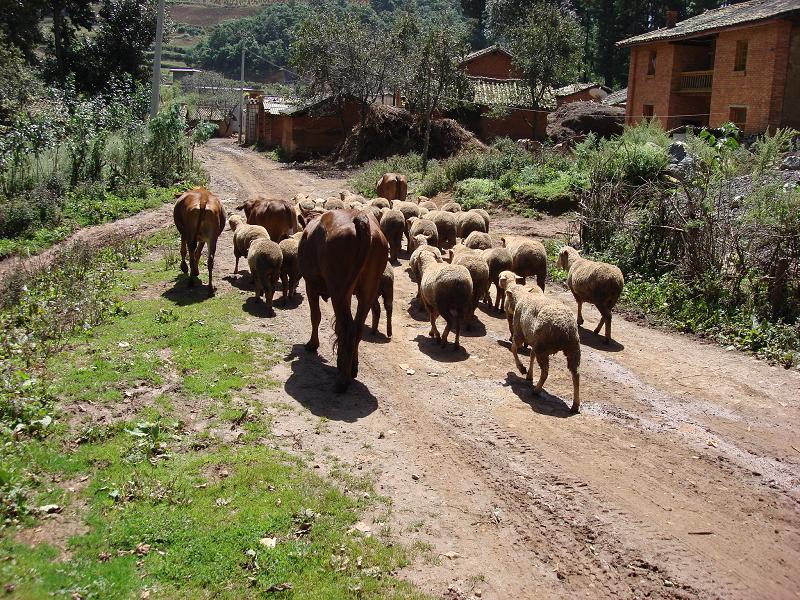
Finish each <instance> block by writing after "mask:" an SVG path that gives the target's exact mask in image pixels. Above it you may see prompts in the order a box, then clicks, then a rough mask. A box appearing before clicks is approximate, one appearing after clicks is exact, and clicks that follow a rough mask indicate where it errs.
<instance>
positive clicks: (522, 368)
mask: <svg viewBox="0 0 800 600" xmlns="http://www.w3.org/2000/svg"><path fill="white" fill-rule="evenodd" d="M519 341H520V340H519V339H517V338H513V341H512V342H511V354H513V355H514V362H515V363H516V364H517V369H519V372H520V373H522V374H523V375H524V374H525V373H526V372H527V371H526V370H525V365H523V364H522V361H521V360H520V359H519Z"/></svg>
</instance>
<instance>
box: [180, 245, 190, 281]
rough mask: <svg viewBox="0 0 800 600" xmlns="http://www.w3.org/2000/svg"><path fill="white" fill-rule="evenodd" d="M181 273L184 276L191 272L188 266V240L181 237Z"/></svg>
mask: <svg viewBox="0 0 800 600" xmlns="http://www.w3.org/2000/svg"><path fill="white" fill-rule="evenodd" d="M181 271H183V274H184V275H186V273H188V272H189V266H188V265H187V264H186V238H184V237H181Z"/></svg>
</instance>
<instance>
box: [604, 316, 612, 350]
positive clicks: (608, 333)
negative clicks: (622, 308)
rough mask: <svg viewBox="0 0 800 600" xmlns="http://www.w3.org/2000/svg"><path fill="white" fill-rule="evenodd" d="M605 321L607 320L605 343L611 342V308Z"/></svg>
mask: <svg viewBox="0 0 800 600" xmlns="http://www.w3.org/2000/svg"><path fill="white" fill-rule="evenodd" d="M605 321H606V339H605V343H606V344H610V343H611V310H609V311H608V313H607V314H606V316H605Z"/></svg>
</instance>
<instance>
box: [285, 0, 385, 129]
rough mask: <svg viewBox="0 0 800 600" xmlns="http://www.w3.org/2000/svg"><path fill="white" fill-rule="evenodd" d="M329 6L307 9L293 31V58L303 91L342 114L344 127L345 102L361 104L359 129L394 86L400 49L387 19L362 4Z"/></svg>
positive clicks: (340, 115)
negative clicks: (373, 106)
mask: <svg viewBox="0 0 800 600" xmlns="http://www.w3.org/2000/svg"><path fill="white" fill-rule="evenodd" d="M337 8H338V7H335V6H333V7H326V8H325V9H321V10H319V11H317V12H316V13H313V14H309V15H308V16H307V17H306V18H305V19H303V20H302V21H301V22H300V24H299V25H298V26H297V28H296V29H295V30H294V34H293V40H292V43H291V47H290V52H291V63H292V65H293V66H294V68H295V69H297V71H298V72H299V73H300V75H302V77H303V78H304V81H303V82H302V84H301V85H300V87H299V91H300V95H301V97H302V98H303V99H305V100H306V101H308V102H320V101H324V102H325V103H326V104H328V105H329V106H332V107H333V108H334V109H335V110H336V111H337V113H338V114H339V118H340V121H341V123H342V132H343V134H344V135H345V136H346V131H345V127H344V116H345V113H344V111H345V107H346V106H347V104H348V103H349V102H352V101H356V102H357V103H358V104H359V108H360V112H359V120H360V125H361V126H362V127H361V128H360V130H361V131H363V125H364V121H365V120H366V118H367V112H368V110H369V106H370V105H371V104H372V103H374V102H375V101H376V100H377V99H378V98H380V97H382V96H383V94H384V93H385V92H387V91H389V90H393V81H392V77H391V75H392V72H393V71H394V69H393V67H394V66H395V64H396V52H395V49H394V48H393V47H392V44H391V43H390V42H389V41H388V39H387V36H388V35H389V32H388V31H387V29H386V27H385V25H384V23H383V22H382V21H380V20H379V19H377V18H375V17H374V13H372V15H369V14H365V13H363V12H361V11H360V10H359V9H358V8H355V7H354V9H350V8H344V9H341V10H337Z"/></svg>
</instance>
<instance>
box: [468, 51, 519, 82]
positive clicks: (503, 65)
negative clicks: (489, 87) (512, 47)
mask: <svg viewBox="0 0 800 600" xmlns="http://www.w3.org/2000/svg"><path fill="white" fill-rule="evenodd" d="M513 59H514V57H513V56H512V55H511V53H510V52H509V51H508V50H506V49H505V48H502V47H500V46H498V45H494V46H489V47H488V48H484V49H483V50H477V51H475V52H472V53H470V54H467V56H466V57H465V58H464V60H463V61H461V68H462V69H464V72H465V73H466V74H467V75H468V76H469V77H486V78H489V79H518V78H519V77H520V76H521V75H520V72H519V71H518V70H517V69H516V68H515V67H514V65H513V64H512V61H513Z"/></svg>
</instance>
